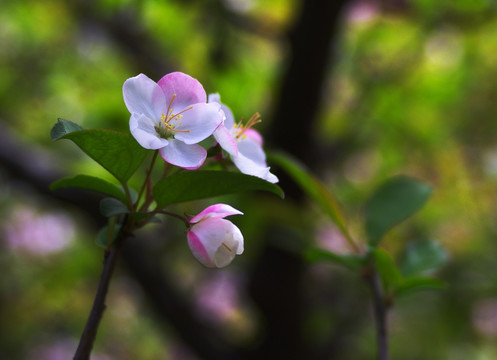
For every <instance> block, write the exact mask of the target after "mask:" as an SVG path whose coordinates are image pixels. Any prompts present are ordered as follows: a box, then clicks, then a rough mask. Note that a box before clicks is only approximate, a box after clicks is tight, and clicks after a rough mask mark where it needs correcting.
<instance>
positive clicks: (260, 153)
mask: <svg viewBox="0 0 497 360" xmlns="http://www.w3.org/2000/svg"><path fill="white" fill-rule="evenodd" d="M238 153H239V154H242V155H243V156H245V157H246V158H248V159H250V160H252V161H253V162H254V163H256V164H257V165H259V166H261V167H267V164H266V154H265V153H264V150H263V149H262V147H261V145H260V144H259V143H257V142H255V141H253V140H252V139H249V138H244V139H243V140H240V141H238Z"/></svg>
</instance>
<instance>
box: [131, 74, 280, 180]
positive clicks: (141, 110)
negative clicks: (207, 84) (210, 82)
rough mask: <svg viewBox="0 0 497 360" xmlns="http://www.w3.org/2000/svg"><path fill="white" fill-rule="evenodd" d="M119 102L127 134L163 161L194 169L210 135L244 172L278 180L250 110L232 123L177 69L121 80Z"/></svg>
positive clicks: (228, 113) (219, 106) (212, 99)
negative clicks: (244, 120) (247, 115)
mask: <svg viewBox="0 0 497 360" xmlns="http://www.w3.org/2000/svg"><path fill="white" fill-rule="evenodd" d="M123 95H124V102H125V104H126V107H127V108H128V110H129V112H130V113H131V118H130V120H129V127H130V131H131V134H132V135H133V137H134V138H135V139H136V141H138V143H139V144H140V145H141V146H143V147H144V148H146V149H153V150H158V151H159V154H160V155H161V157H162V158H163V159H164V160H165V161H166V162H168V163H170V164H172V165H176V166H178V167H181V168H184V169H189V170H194V169H198V168H199V167H201V166H202V165H203V163H204V161H205V159H206V157H207V151H206V150H205V149H204V148H203V147H202V146H201V145H199V142H201V141H203V140H205V139H206V138H208V137H210V136H211V135H212V136H214V138H215V140H216V141H217V143H218V144H219V146H220V147H221V148H222V149H223V150H224V151H225V152H226V153H227V154H229V156H230V158H231V160H232V161H233V163H234V164H235V166H236V167H237V168H238V169H239V170H240V171H241V172H242V173H244V174H247V175H253V176H257V177H260V178H262V179H264V180H267V181H269V182H271V183H276V182H278V178H277V177H276V176H275V175H273V174H272V173H271V172H270V171H269V170H270V169H269V167H268V166H267V164H266V155H265V153H264V150H263V149H262V136H261V135H260V134H259V133H258V132H257V131H256V130H254V129H253V128H252V127H253V126H254V125H255V124H257V123H259V122H260V119H259V115H258V114H256V115H254V116H253V117H252V118H250V120H249V121H248V122H247V123H245V124H243V123H242V122H241V121H240V122H238V123H236V122H235V120H234V117H233V114H232V113H231V111H230V109H229V108H228V107H227V106H226V105H223V104H221V102H220V97H219V95H218V94H211V95H209V97H208V101H207V95H206V93H205V90H204V88H203V86H202V84H200V82H199V81H197V80H196V79H194V78H192V77H191V76H189V75H186V74H184V73H181V72H173V73H170V74H167V75H165V76H164V77H163V78H162V79H160V80H159V82H158V83H156V82H154V81H153V80H151V79H150V78H148V77H147V76H145V75H143V74H140V75H138V76H135V77H133V78H130V79H128V80H126V82H125V83H124V86H123Z"/></svg>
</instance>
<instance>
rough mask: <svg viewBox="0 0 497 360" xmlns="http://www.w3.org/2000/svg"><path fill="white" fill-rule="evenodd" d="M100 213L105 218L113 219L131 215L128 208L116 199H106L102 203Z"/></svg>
mask: <svg viewBox="0 0 497 360" xmlns="http://www.w3.org/2000/svg"><path fill="white" fill-rule="evenodd" d="M100 213H101V214H102V215H103V216H106V217H111V216H116V215H121V214H127V213H129V209H128V207H127V206H126V205H125V204H123V203H122V202H121V201H119V200H117V199H114V198H105V199H102V201H100Z"/></svg>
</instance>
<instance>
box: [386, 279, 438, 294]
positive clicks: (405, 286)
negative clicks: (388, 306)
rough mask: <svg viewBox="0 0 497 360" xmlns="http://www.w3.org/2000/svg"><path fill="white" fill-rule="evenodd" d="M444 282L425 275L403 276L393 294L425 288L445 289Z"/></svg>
mask: <svg viewBox="0 0 497 360" xmlns="http://www.w3.org/2000/svg"><path fill="white" fill-rule="evenodd" d="M446 287H447V286H446V284H445V283H444V282H443V281H442V280H440V279H436V278H431V277H426V276H411V277H407V278H404V279H403V280H402V281H401V282H400V283H399V284H397V287H396V288H395V295H397V296H399V295H404V294H406V293H408V292H413V291H419V290H427V289H445V288H446Z"/></svg>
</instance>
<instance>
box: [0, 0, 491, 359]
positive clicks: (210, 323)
mask: <svg viewBox="0 0 497 360" xmlns="http://www.w3.org/2000/svg"><path fill="white" fill-rule="evenodd" d="M171 71H183V72H186V73H188V74H190V75H192V76H193V77H195V78H197V79H199V80H200V82H201V83H202V84H203V85H204V87H205V89H206V91H207V92H208V93H210V92H219V93H220V94H221V98H222V100H223V102H224V103H226V104H228V105H229V106H230V107H231V109H232V110H233V112H234V114H235V117H237V118H241V117H244V118H249V117H250V116H251V115H252V114H253V113H255V112H256V111H258V112H260V113H261V114H262V118H263V123H262V124H260V127H259V130H260V131H261V132H262V133H263V134H264V135H265V137H266V148H267V149H268V151H272V150H283V151H285V152H287V153H290V154H292V155H293V156H294V157H296V158H298V159H300V160H301V161H302V162H304V163H305V164H306V165H307V166H308V168H309V169H310V171H312V172H313V174H315V175H316V176H317V177H319V178H320V179H321V180H322V181H323V182H324V183H325V184H326V185H327V186H328V187H329V189H330V190H332V191H333V192H334V193H335V195H336V197H337V198H338V200H339V202H340V203H341V204H342V206H343V208H344V211H345V212H346V214H347V216H348V221H349V223H350V226H351V229H352V233H353V236H354V237H355V238H356V239H358V240H359V241H360V239H362V238H363V237H364V233H363V229H362V210H363V206H364V202H365V200H366V199H367V197H368V196H369V195H370V194H371V192H372V191H373V189H374V188H375V187H377V186H378V185H379V184H381V183H382V182H383V181H384V180H385V179H387V178H388V177H390V176H392V175H395V174H408V175H411V176H414V177H416V178H418V179H420V180H422V181H424V182H427V183H429V184H431V185H432V186H433V187H434V195H433V197H432V199H431V200H430V201H429V202H428V204H427V205H426V206H425V208H424V209H423V210H422V211H421V212H420V213H419V214H417V215H416V216H415V217H414V218H412V219H410V220H409V221H407V222H405V223H404V224H403V225H401V226H400V227H398V228H396V229H395V230H394V231H392V232H391V233H390V234H389V236H388V237H387V239H386V240H385V242H384V243H383V244H382V246H383V248H385V249H386V250H387V251H389V252H390V253H391V254H392V256H393V257H394V258H395V259H399V258H400V257H401V256H402V252H403V249H404V248H405V247H406V246H408V245H409V244H410V243H411V242H412V241H417V240H427V239H433V240H436V241H438V242H440V244H442V245H443V247H444V248H445V249H446V252H447V255H448V261H447V263H446V265H445V266H444V267H443V268H442V269H441V271H439V272H438V273H437V274H434V276H438V277H439V278H441V279H442V280H444V281H445V282H446V284H447V288H446V289H445V290H442V291H424V292H417V293H413V294H410V295H406V296H404V297H401V298H398V299H397V300H396V302H395V304H394V307H393V308H392V310H391V313H390V318H389V320H390V331H391V334H390V335H391V336H390V341H391V351H392V358H393V359H404V360H405V359H408V360H409V359H413V360H414V359H419V360H421V359H423V360H424V359H454V360H457V359H464V360H470V359H475V360H476V359H478V360H480V359H481V360H483V359H485V360H486V359H495V358H497V342H496V340H497V271H496V269H497V261H496V256H495V255H496V254H497V248H496V247H497V246H496V244H497V241H496V237H497V233H496V231H497V228H496V225H495V211H496V207H495V204H496V203H497V198H496V196H495V195H496V188H497V122H496V121H495V118H496V116H497V81H496V79H497V2H496V1H494V0H451V1H440V0H337V1H327V0H321V1H320V0H307V1H305V0H300V1H298V0H266V1H262V0H209V1H201V0H188V1H173V0H169V1H165V0H162V1H160V0H142V1H132V0H89V1H83V0H72V1H71V0H67V1H56V0H23V1H18V0H15V1H14V0H0V214H1V216H0V271H1V275H0V358H1V359H13V360H16V359H26V360H32V359H36V360H59V359H69V358H72V354H73V352H74V350H75V347H76V345H77V341H78V338H79V336H80V334H81V331H82V329H83V326H84V323H85V320H86V317H87V315H88V312H89V310H90V307H91V303H92V300H93V296H94V292H95V289H96V285H97V281H98V276H99V273H100V270H101V257H102V250H101V249H100V248H99V247H97V246H96V245H95V243H94V239H95V234H96V233H97V231H98V229H99V227H100V226H101V225H102V224H103V221H104V220H103V218H102V217H101V216H100V215H99V213H98V197H97V196H95V195H94V194H87V193H82V192H78V191H68V192H58V193H52V192H50V191H49V190H48V186H49V184H50V183H51V182H52V181H54V180H56V179H58V178H60V177H61V176H70V175H71V176H72V175H75V174H78V173H85V174H90V175H95V176H102V177H104V178H107V179H109V180H110V181H112V179H111V178H110V175H107V174H106V173H105V172H104V171H103V170H102V169H100V168H99V167H98V165H95V164H93V163H92V162H91V161H90V160H89V159H87V158H85V156H84V155H83V154H82V153H81V152H80V151H79V150H78V149H77V148H76V147H75V146H74V145H73V144H71V143H70V142H65V141H61V142H57V143H53V142H52V141H51V140H50V135H49V133H50V129H51V127H52V126H53V124H54V123H55V122H56V120H57V118H58V117H61V118H64V119H68V120H72V121H74V122H77V123H79V124H80V125H82V126H84V127H86V128H111V129H115V130H120V131H123V132H127V131H128V119H129V113H128V112H127V109H126V107H125V106H124V103H123V100H122V92H121V89H122V84H123V82H124V81H125V80H126V79H127V78H129V77H131V76H135V75H137V74H138V73H145V74H147V75H148V76H149V77H151V78H152V79H155V80H158V79H160V77H161V76H163V75H164V74H166V73H168V72H171ZM272 169H273V170H274V171H275V173H277V175H279V176H280V178H281V186H282V188H283V189H284V191H285V192H286V195H287V196H286V199H285V200H280V199H277V198H276V197H274V196H271V195H265V194H251V195H249V196H243V195H242V196H232V197H222V198H220V199H214V200H211V201H205V202H201V201H198V202H192V203H187V204H183V205H181V206H178V207H177V208H175V209H174V210H177V211H178V212H183V211H186V212H189V213H196V212H198V211H200V210H201V209H203V207H204V206H206V205H208V204H211V203H213V201H224V202H229V203H230V204H232V205H233V206H235V207H236V208H238V209H240V210H242V211H243V212H244V213H245V215H244V216H242V217H237V218H233V219H232V220H233V221H234V222H235V223H236V224H237V225H238V226H239V227H240V228H241V230H242V232H243V233H244V236H245V253H244V254H243V255H242V256H240V257H238V258H237V259H236V260H235V262H234V263H233V264H232V265H231V266H229V267H228V268H226V269H221V270H211V269H205V268H203V267H202V266H201V265H200V264H199V263H197V262H196V261H195V259H194V258H193V257H192V255H191V254H190V253H189V250H188V247H187V244H186V238H185V234H184V227H182V224H181V223H179V222H177V221H175V220H174V219H173V220H168V219H165V220H164V223H163V224H162V225H153V226H150V227H148V228H146V229H143V230H142V231H140V232H139V233H137V236H136V238H135V239H133V240H132V241H130V242H129V243H128V244H126V246H125V249H124V251H123V256H122V258H121V261H120V263H119V268H118V270H117V272H116V274H115V276H114V279H113V282H112V284H111V291H110V294H109V297H108V300H107V304H108V308H107V310H106V312H105V315H104V319H103V322H102V325H101V328H100V330H99V334H98V336H97V343H96V346H95V350H94V355H93V357H92V359H96V360H114V359H116V360H117V359H119V360H127V359H130V360H131V359H143V360H154V359H188V360H189V359H216V360H222V359H255V358H257V359H264V358H267V359H302V358H306V359H341V360H343V359H344V360H347V359H351V360H352V359H372V358H374V354H375V344H374V325H373V321H372V316H371V310H370V300H369V299H370V297H369V293H368V289H367V287H366V286H365V285H364V284H363V282H362V281H361V279H360V278H358V277H356V276H355V275H354V274H352V273H349V272H347V271H345V270H342V269H340V268H338V267H335V266H331V265H323V264H308V263H307V262H306V261H305V258H304V257H303V253H304V250H305V249H306V248H307V247H309V246H313V245H318V246H321V247H324V248H328V249H332V250H334V251H337V252H347V251H348V250H349V249H348V248H347V247H346V245H345V244H344V242H343V239H342V237H341V235H340V233H339V232H338V231H337V229H336V228H335V227H334V226H333V224H332V223H331V222H330V221H329V220H327V218H326V217H325V216H324V215H323V214H322V213H321V211H320V210H319V208H318V207H317V206H316V205H315V204H312V203H311V202H310V201H309V200H308V199H306V197H305V196H303V194H302V193H301V192H300V190H299V189H298V188H297V187H296V185H295V184H294V183H292V182H291V181H290V180H289V179H287V178H286V177H285V175H284V174H283V173H281V172H280V171H279V169H278V168H277V167H273V168H272ZM136 184H139V179H137V180H136Z"/></svg>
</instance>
